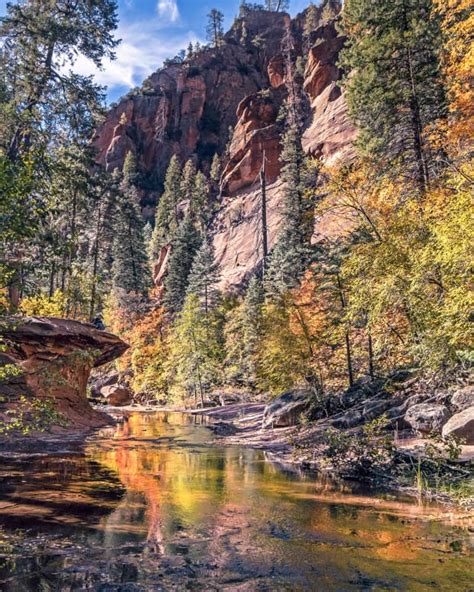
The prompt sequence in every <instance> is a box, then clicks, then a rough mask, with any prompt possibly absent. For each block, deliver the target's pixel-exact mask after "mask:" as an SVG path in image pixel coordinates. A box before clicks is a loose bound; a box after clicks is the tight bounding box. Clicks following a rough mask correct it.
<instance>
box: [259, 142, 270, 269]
mask: <svg viewBox="0 0 474 592" xmlns="http://www.w3.org/2000/svg"><path fill="white" fill-rule="evenodd" d="M265 160H266V156H265V150H264V151H263V161H262V168H261V169H260V190H261V193H262V204H261V208H262V211H261V216H262V251H263V252H262V255H263V275H265V272H266V269H267V258H268V227H267V179H266V171H265Z"/></svg>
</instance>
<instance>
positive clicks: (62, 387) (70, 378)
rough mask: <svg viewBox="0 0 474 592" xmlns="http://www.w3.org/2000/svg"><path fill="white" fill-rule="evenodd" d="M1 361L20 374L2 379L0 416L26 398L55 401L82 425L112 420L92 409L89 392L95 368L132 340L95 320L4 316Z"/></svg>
mask: <svg viewBox="0 0 474 592" xmlns="http://www.w3.org/2000/svg"><path fill="white" fill-rule="evenodd" d="M0 339H1V342H2V346H3V351H1V352H0V366H5V365H7V364H8V365H13V366H15V368H16V371H17V372H16V374H15V375H13V376H9V377H8V378H7V379H6V380H4V381H3V382H1V383H0V418H2V416H3V418H5V417H7V415H6V412H7V411H9V410H10V411H11V410H12V409H13V410H14V409H15V408H17V407H18V405H21V401H22V400H24V399H27V400H28V399H30V398H36V399H40V400H47V401H49V402H51V404H52V406H53V407H54V409H55V411H57V412H59V413H60V414H61V415H62V416H63V417H64V419H65V420H66V423H67V428H66V429H67V430H68V431H81V430H84V429H88V428H94V427H100V426H103V425H107V424H109V423H111V422H112V420H111V418H110V417H109V416H108V415H106V414H105V413H102V412H100V411H96V410H94V409H93V408H92V407H91V405H90V403H89V401H88V399H87V395H86V389H87V382H88V379H89V375H90V372H91V370H92V368H95V367H98V366H102V365H103V364H106V363H107V362H111V361H112V360H114V359H116V358H118V357H120V356H121V355H122V354H123V353H124V352H125V351H126V350H127V349H128V345H127V344H126V343H125V342H124V341H122V340H121V339H120V338H119V337H117V336H116V335H113V334H112V333H108V332H106V331H100V330H99V329H96V328H95V327H94V326H93V325H90V324H88V323H82V322H80V321H74V320H69V319H58V318H51V317H9V318H6V319H2V320H0Z"/></svg>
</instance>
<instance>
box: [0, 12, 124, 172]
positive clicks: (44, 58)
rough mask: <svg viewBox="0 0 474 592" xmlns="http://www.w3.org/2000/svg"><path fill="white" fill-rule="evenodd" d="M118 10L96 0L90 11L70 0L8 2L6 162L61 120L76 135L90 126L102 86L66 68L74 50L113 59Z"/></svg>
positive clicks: (0, 26)
mask: <svg viewBox="0 0 474 592" xmlns="http://www.w3.org/2000/svg"><path fill="white" fill-rule="evenodd" d="M116 9H117V6H116V3H115V1H113V0H98V1H97V2H95V3H94V7H93V9H91V7H90V6H89V4H88V3H84V2H81V3H78V4H74V3H71V2H69V1H68V0H57V1H56V2H46V3H45V2H43V1H42V0H30V1H29V2H21V3H16V4H14V3H8V5H7V14H6V16H4V17H2V18H1V20H0V38H1V39H2V43H1V48H2V49H1V54H2V55H1V62H2V66H3V68H4V70H3V72H2V74H3V77H4V80H5V81H6V84H5V90H6V93H5V94H4V96H3V97H2V104H1V105H0V108H1V110H2V111H4V113H5V115H8V117H7V118H6V119H5V118H3V117H0V122H1V123H0V126H1V127H3V126H4V124H7V129H6V130H2V133H0V138H1V140H0V141H1V144H2V145H3V146H2V147H3V148H4V149H5V153H6V155H7V156H8V158H9V159H10V160H12V161H16V160H17V159H18V158H19V157H20V156H21V155H25V154H28V153H29V152H30V151H35V152H36V151H37V150H38V148H39V147H43V148H44V147H45V145H48V144H49V136H50V134H51V133H59V132H60V131H61V127H62V129H63V130H64V124H65V123H67V124H68V125H69V126H70V128H71V129H72V130H74V131H75V133H82V132H83V131H84V130H83V129H82V126H83V125H84V123H87V125H88V126H89V124H90V121H89V122H87V121H86V120H87V119H89V120H90V119H91V118H92V117H93V111H94V109H95V108H96V106H97V102H98V101H97V98H98V97H99V96H101V93H100V89H99V88H98V87H97V86H96V85H94V83H93V82H92V80H91V78H89V77H87V76H79V75H78V74H75V73H73V72H72V71H71V70H69V71H68V66H71V65H72V64H73V63H74V61H75V59H76V55H77V54H78V53H81V54H82V55H84V56H85V57H87V58H89V59H90V60H92V62H94V64H95V65H96V66H97V67H100V66H101V64H102V60H103V59H104V58H106V57H113V49H114V47H115V46H116V45H117V41H114V39H113V37H112V32H113V30H114V29H115V28H116V26H117V15H116ZM59 71H60V73H61V74H60V75H59V74H58V72H59ZM4 99H6V101H5V102H4V101H3V100H4ZM55 124H58V125H55ZM59 124H60V125H59ZM4 132H6V133H4Z"/></svg>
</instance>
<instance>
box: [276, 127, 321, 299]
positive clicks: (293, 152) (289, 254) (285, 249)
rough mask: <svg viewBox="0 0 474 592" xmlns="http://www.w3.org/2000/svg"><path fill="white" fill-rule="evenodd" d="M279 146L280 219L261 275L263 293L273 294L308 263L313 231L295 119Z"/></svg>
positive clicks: (292, 284) (291, 284) (295, 279)
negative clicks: (281, 187)
mask: <svg viewBox="0 0 474 592" xmlns="http://www.w3.org/2000/svg"><path fill="white" fill-rule="evenodd" d="M282 145H283V150H282V153H281V160H282V161H283V163H284V165H283V167H282V172H281V178H282V180H283V181H284V182H285V189H284V202H283V219H282V226H281V229H280V232H279V235H278V239H277V242H276V244H275V246H274V248H273V250H272V252H271V253H270V258H269V259H270V260H269V264H268V270H267V272H266V274H265V288H266V290H267V293H268V294H269V295H272V296H275V297H276V296H278V295H279V294H280V295H281V294H283V293H284V292H285V291H286V290H288V289H290V288H293V287H295V286H296V285H297V284H298V281H299V279H300V278H301V276H302V274H303V273H304V271H305V269H306V267H307V264H308V262H309V257H310V240H311V234H312V231H313V210H312V201H311V199H309V198H308V196H307V190H308V186H309V185H310V184H311V180H310V178H309V175H308V173H307V170H306V158H305V154H304V151H303V147H302V145H301V133H300V129H299V125H298V123H297V122H296V121H293V122H290V124H289V126H288V129H287V131H286V133H285V135H284V137H283V141H282Z"/></svg>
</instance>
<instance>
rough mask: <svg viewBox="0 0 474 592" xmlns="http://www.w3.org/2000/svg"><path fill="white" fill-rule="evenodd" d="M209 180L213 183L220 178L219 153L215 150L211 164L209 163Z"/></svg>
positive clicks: (217, 181)
mask: <svg viewBox="0 0 474 592" xmlns="http://www.w3.org/2000/svg"><path fill="white" fill-rule="evenodd" d="M210 176H211V181H212V182H213V183H216V184H217V183H219V181H220V178H221V159H220V158H219V155H218V154H217V152H216V153H215V154H214V156H213V158H212V164H211V173H210Z"/></svg>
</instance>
